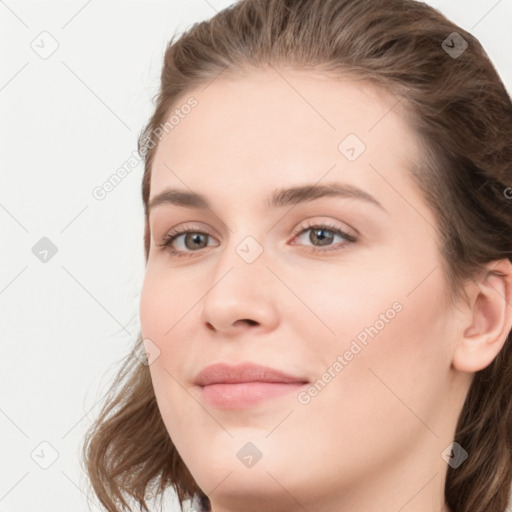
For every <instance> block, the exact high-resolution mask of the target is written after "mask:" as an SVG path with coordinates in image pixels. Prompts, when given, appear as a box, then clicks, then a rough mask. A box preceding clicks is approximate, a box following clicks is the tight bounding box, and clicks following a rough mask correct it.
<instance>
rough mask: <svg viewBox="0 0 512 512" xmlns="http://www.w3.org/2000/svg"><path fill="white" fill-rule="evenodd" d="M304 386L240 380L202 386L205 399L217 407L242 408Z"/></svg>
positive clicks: (298, 383) (300, 384) (301, 384)
mask: <svg viewBox="0 0 512 512" xmlns="http://www.w3.org/2000/svg"><path fill="white" fill-rule="evenodd" d="M302 386H304V384H303V383H300V382H290V383H284V382H239V383H233V384H226V383H223V384H210V385H209V386H204V387H201V392H202V396H203V398H204V400H205V401H206V402H208V403H209V404H211V405H213V406H215V407H219V408H222V409H240V408H244V407H250V406H252V405H256V404H258V403H260V402H263V401H264V400H269V399H271V398H277V397H279V396H283V395H286V394H288V393H292V392H294V391H295V392H296V391H298V390H299V389H300V388H301V387H302Z"/></svg>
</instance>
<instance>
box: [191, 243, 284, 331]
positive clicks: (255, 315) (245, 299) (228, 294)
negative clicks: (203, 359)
mask: <svg viewBox="0 0 512 512" xmlns="http://www.w3.org/2000/svg"><path fill="white" fill-rule="evenodd" d="M242 255H243V253H242ZM249 261H250V260H246V259H244V257H242V256H240V253H239V252H237V250H236V247H229V248H226V250H225V251H224V252H223V253H222V254H221V255H220V256H219V259H218V260H217V262H216V266H215V271H214V272H213V273H212V279H211V281H209V289H208V291H207V293H206V295H205V298H204V301H203V304H202V311H201V321H202V322H204V323H205V324H206V327H207V328H208V329H210V330H212V331H216V332H219V333H223V334H224V335H228V336H229V335H235V334H237V333H238V334H240V333H242V332H244V331H245V330H247V329H258V331H268V330H272V329H275V327H276V326H277V325H278V323H279V312H278V308H277V297H278V295H279V293H278V290H277V288H278V286H279V284H280V283H279V281H278V280H277V278H276V277H275V275H274V274H273V273H272V272H271V271H270V270H269V268H268V267H267V264H268V263H269V262H268V259H267V258H266V257H265V253H263V254H261V255H260V256H259V257H258V258H257V259H256V260H255V261H252V262H249Z"/></svg>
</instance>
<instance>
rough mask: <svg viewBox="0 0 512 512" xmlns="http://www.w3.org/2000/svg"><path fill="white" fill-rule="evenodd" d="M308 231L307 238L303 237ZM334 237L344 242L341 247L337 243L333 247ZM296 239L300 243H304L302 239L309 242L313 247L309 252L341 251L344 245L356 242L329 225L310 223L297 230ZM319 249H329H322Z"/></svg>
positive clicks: (337, 228) (352, 237)
mask: <svg viewBox="0 0 512 512" xmlns="http://www.w3.org/2000/svg"><path fill="white" fill-rule="evenodd" d="M308 231H309V232H310V233H309V236H306V237H305V235H306V234H307V233H308ZM336 237H339V238H341V239H344V240H345V241H342V242H341V245H340V244H339V243H338V244H336V245H335V246H334V247H333V245H332V243H333V241H334V239H335V238H336ZM296 238H298V239H302V241H304V238H306V240H308V241H310V242H311V243H312V244H313V246H312V248H311V249H309V250H311V251H312V252H328V251H335V250H337V249H340V250H341V249H342V248H344V247H345V246H346V245H349V244H351V243H354V242H356V240H357V239H356V237H354V236H352V235H349V234H348V233H346V232H345V231H343V230H342V229H340V228H339V227H337V226H335V225H332V224H329V223H318V224H314V223H312V224H308V225H306V226H301V227H300V228H299V229H298V235H297V236H296ZM293 245H296V244H293ZM321 247H329V248H328V249H322V248H321Z"/></svg>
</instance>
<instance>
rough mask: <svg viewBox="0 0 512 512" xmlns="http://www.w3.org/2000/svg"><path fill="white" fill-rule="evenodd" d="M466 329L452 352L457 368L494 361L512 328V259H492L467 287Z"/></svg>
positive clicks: (481, 366) (474, 369) (473, 368)
mask: <svg viewBox="0 0 512 512" xmlns="http://www.w3.org/2000/svg"><path fill="white" fill-rule="evenodd" d="M467 293H468V297H469V299H470V300H469V303H468V309H467V314H464V316H463V318H464V323H463V324H462V328H463V332H462V333H461V335H460V339H459V340H458V341H457V343H456V346H455V351H454V354H453V361H452V364H453V366H454V368H456V369H458V370H460V371H464V372H477V371H479V370H482V369H484V368H485V367H487V366H488V365H489V364H491V363H492V361H493V360H494V358H495V357H496V356H497V355H498V353H499V352H500V350H501V349H502V347H503V345H504V344H505V341H506V340H507V337H508V334H509V332H510V329H511V328H512V263H511V262H510V260H508V259H503V260H498V261H493V262H492V263H489V264H488V265H487V267H486V271H484V272H483V273H482V274H481V275H480V277H478V279H477V280H475V281H473V282H472V285H471V287H470V290H467Z"/></svg>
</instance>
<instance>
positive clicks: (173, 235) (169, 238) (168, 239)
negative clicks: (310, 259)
mask: <svg viewBox="0 0 512 512" xmlns="http://www.w3.org/2000/svg"><path fill="white" fill-rule="evenodd" d="M311 229H316V230H318V229H325V230H326V231H331V232H333V233H334V234H335V235H340V236H341V237H342V238H344V239H345V242H342V244H343V245H342V247H341V248H335V249H332V248H331V249H320V248H318V247H315V246H310V249H309V251H310V252H313V253H325V252H330V251H336V250H342V249H343V248H344V247H345V246H346V245H348V244H351V243H355V242H356V241H357V239H356V238H355V237H354V236H352V235H349V234H348V233H346V232H345V231H342V230H341V229H339V228H338V227H337V226H335V225H333V224H329V223H320V224H318V223H308V224H307V225H305V226H301V227H300V228H298V229H297V230H296V231H295V232H294V234H293V236H294V238H296V237H297V236H299V235H300V234H301V233H303V232H306V231H309V230H311ZM188 233H194V234H200V235H206V236H210V235H209V234H208V233H205V232H203V231H200V230H197V229H194V227H193V226H192V227H189V226H186V227H184V228H182V229H180V230H173V231H170V232H169V233H167V234H166V235H165V237H164V239H163V241H162V243H160V244H158V246H159V247H162V248H164V249H167V250H168V251H169V252H170V253H171V254H172V255H173V256H177V257H179V258H181V257H189V256H192V255H193V253H196V252H200V249H199V250H197V251H180V250H176V249H173V248H172V245H171V244H172V243H173V242H174V241H175V240H176V239H177V238H178V237H180V236H181V235H186V234H188Z"/></svg>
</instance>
